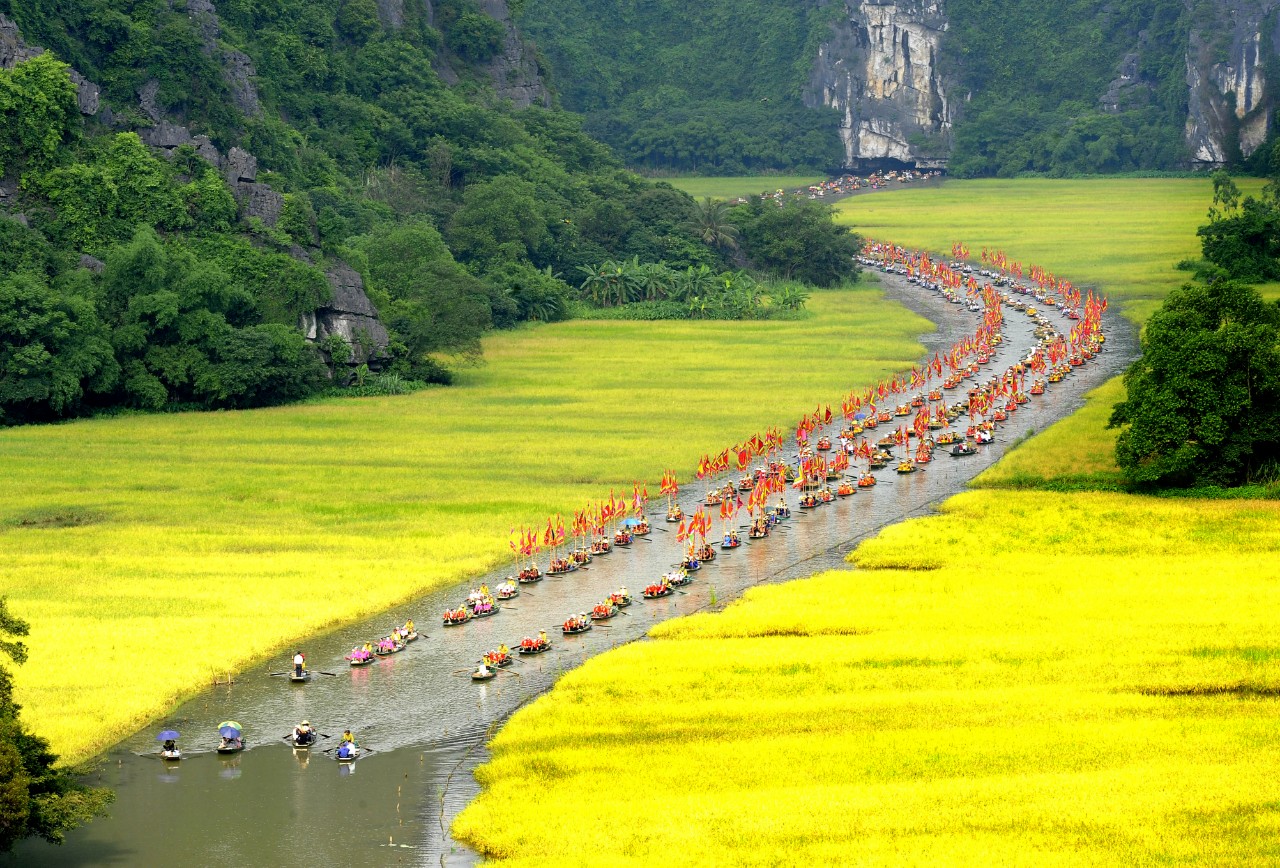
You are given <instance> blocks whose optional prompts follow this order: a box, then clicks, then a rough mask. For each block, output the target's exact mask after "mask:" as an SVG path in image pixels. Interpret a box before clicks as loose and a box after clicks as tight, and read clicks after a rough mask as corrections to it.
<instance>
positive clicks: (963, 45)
mask: <svg viewBox="0 0 1280 868" xmlns="http://www.w3.org/2000/svg"><path fill="white" fill-rule="evenodd" d="M947 13H948V16H949V19H950V22H951V30H950V32H949V34H948V38H947V39H945V40H944V41H943V64H944V65H943V69H944V72H946V73H947V74H949V75H952V76H954V77H955V78H956V80H957V81H958V82H959V84H960V85H961V87H962V88H963V90H964V92H965V93H966V94H968V95H971V99H970V101H969V102H968V104H967V105H966V106H965V109H964V114H963V116H962V118H961V120H960V121H959V122H958V123H957V125H956V129H955V147H954V151H953V153H952V157H951V162H950V164H949V166H948V170H949V171H950V173H951V174H954V175H957V176H960V177H972V176H979V175H992V174H1000V175H1006V176H1008V175H1015V174H1019V173H1022V172H1045V173H1049V174H1057V175H1070V174H1084V173H1105V172H1119V171H1131V170H1136V169H1156V168H1165V169H1172V168H1176V167H1177V166H1178V165H1179V163H1180V162H1181V161H1183V160H1184V159H1185V153H1184V152H1185V146H1184V144H1183V126H1184V124H1185V122H1186V116H1187V84H1186V74H1187V68H1186V59H1185V58H1186V48H1187V26H1188V25H1187V17H1188V16H1189V15H1191V13H1190V12H1188V11H1187V10H1186V9H1184V7H1183V4H1182V3H1181V2H1169V0H1128V2H1123V3H1116V2H1104V0H1066V2H1060V3H1043V2H1039V0H949V2H948V3H947ZM1130 51H1133V52H1135V53H1136V54H1137V55H1138V57H1137V68H1136V79H1135V80H1136V81H1137V82H1141V83H1143V84H1146V83H1150V84H1151V86H1150V87H1147V86H1139V87H1133V88H1131V89H1129V90H1127V91H1126V92H1125V94H1124V95H1122V96H1121V97H1120V99H1121V105H1119V106H1118V107H1117V110H1115V111H1105V110H1103V108H1102V107H1101V106H1100V105H1099V98H1100V97H1101V96H1102V94H1103V93H1104V92H1105V91H1106V90H1107V86H1108V83H1109V82H1111V81H1112V80H1113V79H1115V78H1116V77H1117V73H1118V66H1119V63H1120V59H1121V58H1122V57H1124V56H1125V54H1126V53H1127V52H1130Z"/></svg>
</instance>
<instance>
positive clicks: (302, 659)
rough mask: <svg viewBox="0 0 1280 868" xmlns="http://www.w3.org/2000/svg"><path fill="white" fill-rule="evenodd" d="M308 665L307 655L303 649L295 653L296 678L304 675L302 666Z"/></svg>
mask: <svg viewBox="0 0 1280 868" xmlns="http://www.w3.org/2000/svg"><path fill="white" fill-rule="evenodd" d="M306 665H307V657H306V655H305V654H303V653H302V652H301V651H298V652H297V653H295V654H294V655H293V675H294V677H295V678H301V677H302V667H304V666H306Z"/></svg>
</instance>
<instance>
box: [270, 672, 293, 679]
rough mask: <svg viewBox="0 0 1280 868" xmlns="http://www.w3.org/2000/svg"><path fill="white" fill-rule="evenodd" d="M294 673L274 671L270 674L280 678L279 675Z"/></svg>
mask: <svg viewBox="0 0 1280 868" xmlns="http://www.w3.org/2000/svg"><path fill="white" fill-rule="evenodd" d="M292 674H293V673H292V672H272V673H270V675H271V677H272V678H279V677H280V676H282V675H292Z"/></svg>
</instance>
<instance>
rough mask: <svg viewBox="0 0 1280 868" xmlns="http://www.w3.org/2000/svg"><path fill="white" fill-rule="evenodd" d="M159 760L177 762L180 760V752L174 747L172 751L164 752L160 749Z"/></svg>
mask: <svg viewBox="0 0 1280 868" xmlns="http://www.w3.org/2000/svg"><path fill="white" fill-rule="evenodd" d="M160 759H162V760H165V761H167V762H177V761H178V760H180V759H182V751H181V750H179V749H178V748H176V747H175V748H174V749H173V750H164V749H163V748H161V750H160Z"/></svg>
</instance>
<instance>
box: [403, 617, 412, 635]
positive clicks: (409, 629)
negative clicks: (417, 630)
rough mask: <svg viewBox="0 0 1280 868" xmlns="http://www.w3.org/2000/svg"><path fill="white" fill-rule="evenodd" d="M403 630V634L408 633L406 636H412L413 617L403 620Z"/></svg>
mask: <svg viewBox="0 0 1280 868" xmlns="http://www.w3.org/2000/svg"><path fill="white" fill-rule="evenodd" d="M404 632H405V635H408V636H412V635H413V632H414V631H413V619H412V618H410V619H409V620H408V621H405V622H404Z"/></svg>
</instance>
